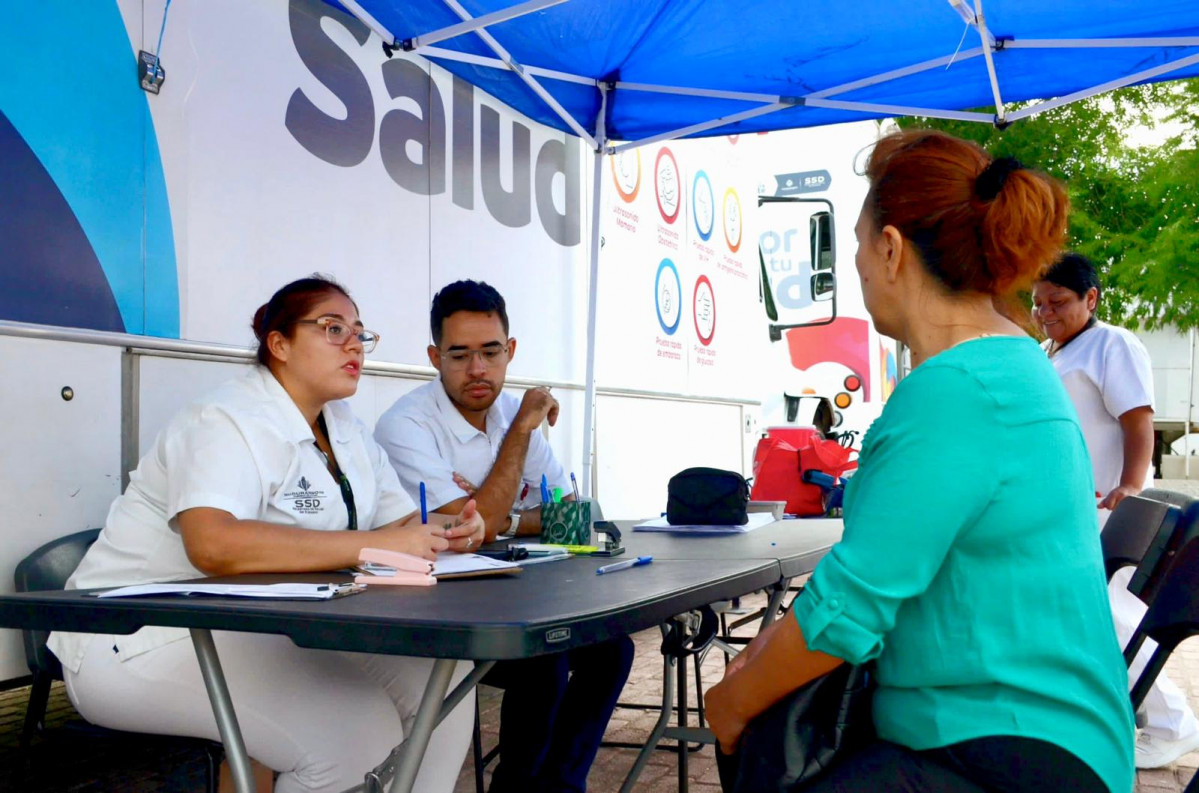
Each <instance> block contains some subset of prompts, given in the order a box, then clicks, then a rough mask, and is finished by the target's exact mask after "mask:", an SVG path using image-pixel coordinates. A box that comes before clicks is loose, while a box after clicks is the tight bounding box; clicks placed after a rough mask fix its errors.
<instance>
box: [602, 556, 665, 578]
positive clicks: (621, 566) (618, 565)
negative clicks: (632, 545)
mask: <svg viewBox="0 0 1199 793" xmlns="http://www.w3.org/2000/svg"><path fill="white" fill-rule="evenodd" d="M653 560H654V557H652V556H638V557H637V558H636V559H625V560H624V561H623V562H613V563H612V564H606V565H604V566H603V567H597V568H595V574H596V575H603V574H604V573H615V572H616V571H617V570H628V569H629V568H630V567H641V566H642V565H646V564H649V563H650V562H652V561H653Z"/></svg>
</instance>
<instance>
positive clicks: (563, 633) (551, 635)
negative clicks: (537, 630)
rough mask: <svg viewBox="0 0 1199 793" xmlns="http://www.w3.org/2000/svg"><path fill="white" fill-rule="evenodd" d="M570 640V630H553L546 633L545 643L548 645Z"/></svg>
mask: <svg viewBox="0 0 1199 793" xmlns="http://www.w3.org/2000/svg"><path fill="white" fill-rule="evenodd" d="M569 638H570V628H551V629H550V630H548V631H546V632H545V641H546V643H547V644H556V643H558V642H564V641H566V640H567V639H569Z"/></svg>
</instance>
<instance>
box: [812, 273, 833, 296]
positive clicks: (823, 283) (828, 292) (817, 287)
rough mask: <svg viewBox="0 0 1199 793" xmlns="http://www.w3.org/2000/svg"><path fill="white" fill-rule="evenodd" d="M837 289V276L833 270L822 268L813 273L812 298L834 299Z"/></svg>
mask: <svg viewBox="0 0 1199 793" xmlns="http://www.w3.org/2000/svg"><path fill="white" fill-rule="evenodd" d="M836 291H837V276H836V274H835V273H833V271H832V270H820V271H819V272H815V273H812V299H813V300H817V301H820V300H832V299H833V293H834V292H836Z"/></svg>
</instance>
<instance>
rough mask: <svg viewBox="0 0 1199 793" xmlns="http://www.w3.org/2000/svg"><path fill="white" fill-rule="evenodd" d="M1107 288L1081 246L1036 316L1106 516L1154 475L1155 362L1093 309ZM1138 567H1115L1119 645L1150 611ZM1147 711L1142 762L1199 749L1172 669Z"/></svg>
mask: <svg viewBox="0 0 1199 793" xmlns="http://www.w3.org/2000/svg"><path fill="white" fill-rule="evenodd" d="M1099 293H1100V284H1099V274H1098V272H1097V271H1096V269H1095V266H1094V265H1093V264H1092V263H1091V262H1090V260H1088V259H1087V258H1086V257H1084V256H1081V255H1079V254H1076V253H1067V254H1065V255H1063V256H1062V257H1061V258H1060V259H1059V260H1058V261H1057V262H1056V263H1055V264H1054V265H1053V266H1052V267H1050V268H1049V270H1048V271H1047V272H1046V273H1045V274H1044V275H1043V276H1042V277H1041V280H1039V281H1037V282H1036V284H1035V285H1034V286H1033V317H1034V318H1035V319H1036V320H1037V322H1038V323H1039V324H1040V326H1041V328H1042V329H1043V330H1044V332H1045V335H1046V336H1047V337H1048V338H1047V339H1046V341H1045V343H1044V345H1043V346H1044V348H1045V351H1046V352H1047V353H1048V355H1049V360H1050V361H1051V362H1052V363H1053V366H1054V368H1055V369H1056V370H1057V373H1058V376H1060V377H1061V378H1062V384H1063V385H1064V386H1065V387H1066V391H1067V393H1068V394H1069V395H1070V401H1071V402H1073V403H1074V408H1075V410H1076V411H1077V412H1078V420H1079V424H1080V425H1081V426H1082V432H1083V436H1084V437H1085V438H1086V444H1087V450H1088V451H1089V452H1090V455H1091V468H1092V471H1093V473H1094V477H1095V491H1096V492H1095V497H1096V499H1097V505H1098V508H1099V522H1100V525H1101V526H1102V524H1103V523H1105V522H1106V521H1107V517H1108V515H1110V514H1111V513H1110V510H1113V509H1115V508H1116V505H1117V504H1119V503H1120V502H1121V501H1122V500H1124V498H1125V497H1127V496H1130V495H1136V494H1137V493H1139V492H1141V490H1142V489H1144V488H1145V487H1146V486H1148V485H1150V484H1152V482H1153V476H1152V470H1153V469H1152V457H1153V371H1152V363H1151V361H1150V359H1149V353H1148V351H1147V350H1146V349H1145V346H1144V345H1143V344H1142V343H1141V341H1140V339H1138V338H1137V337H1136V335H1134V334H1133V333H1132V332H1131V331H1128V330H1125V329H1124V328H1117V327H1114V326H1112V325H1109V324H1107V323H1106V322H1101V321H1099V319H1098V318H1097V317H1096V316H1095V313H1096V308H1097V306H1098V304H1099ZM1132 572H1133V568H1131V567H1129V568H1125V569H1124V570H1121V571H1119V572H1117V573H1116V574H1115V575H1114V576H1113V577H1112V581H1111V584H1110V586H1109V587H1108V595H1109V598H1110V600H1111V604H1112V616H1113V617H1114V618H1115V623H1116V633H1117V634H1118V635H1119V637H1120V643H1121V645H1124V644H1126V643H1127V642H1128V639H1129V638H1130V637H1131V636H1132V633H1133V631H1134V630H1136V627H1137V625H1138V624H1139V623H1140V621H1141V617H1142V616H1144V613H1145V605H1144V604H1143V603H1142V602H1141V601H1140V600H1139V599H1137V597H1136V596H1135V595H1133V594H1132V593H1130V592H1129V591H1128V582H1129V580H1130V579H1131V577H1132ZM1150 644H1151V643H1150ZM1150 652H1151V650H1150V649H1149V648H1146V649H1145V650H1144V651H1142V653H1141V654H1140V655H1139V656H1138V657H1137V660H1136V662H1135V663H1134V664H1133V666H1132V668H1131V669H1130V670H1129V679H1130V681H1135V680H1136V678H1137V676H1138V675H1139V674H1140V671H1141V670H1142V669H1143V668H1144V665H1145V662H1146V659H1147V658H1148V656H1149V654H1150ZM1142 715H1143V716H1144V721H1145V724H1144V729H1143V730H1142V731H1141V734H1140V735H1139V736H1138V738H1137V744H1136V764H1137V768H1158V767H1161V766H1164V765H1169V764H1170V763H1172V762H1174V761H1175V760H1177V759H1178V758H1179V757H1181V756H1182V755H1184V754H1186V753H1187V752H1190V751H1194V750H1196V749H1199V721H1197V720H1196V719H1195V715H1194V714H1193V713H1192V712H1191V708H1190V706H1189V705H1188V704H1187V699H1186V695H1185V694H1183V692H1182V691H1181V690H1179V688H1178V687H1177V686H1176V685H1174V683H1172V682H1171V681H1170V680H1169V679H1168V678H1166V676H1165V675H1162V676H1160V677H1158V680H1157V683H1156V684H1155V685H1154V687H1153V689H1152V690H1151V691H1150V693H1149V696H1148V697H1147V698H1146V699H1145V704H1144V706H1143V709H1142Z"/></svg>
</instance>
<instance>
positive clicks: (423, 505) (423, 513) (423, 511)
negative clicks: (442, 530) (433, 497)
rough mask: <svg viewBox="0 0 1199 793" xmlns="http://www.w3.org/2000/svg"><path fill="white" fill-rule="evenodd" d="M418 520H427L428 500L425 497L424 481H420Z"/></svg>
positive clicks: (422, 521)
mask: <svg viewBox="0 0 1199 793" xmlns="http://www.w3.org/2000/svg"><path fill="white" fill-rule="evenodd" d="M420 522H421V523H428V522H429V501H428V499H427V498H425V483H424V482H421V483H420Z"/></svg>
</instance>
